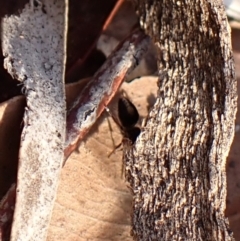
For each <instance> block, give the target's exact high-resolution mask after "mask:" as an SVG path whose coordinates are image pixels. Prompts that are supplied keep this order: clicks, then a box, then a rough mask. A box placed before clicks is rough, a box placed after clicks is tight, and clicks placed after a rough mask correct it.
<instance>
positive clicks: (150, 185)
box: [123, 0, 237, 241]
mask: <svg viewBox="0 0 240 241" xmlns="http://www.w3.org/2000/svg"><path fill="white" fill-rule="evenodd" d="M134 3H135V6H136V9H137V13H138V14H139V16H140V23H141V25H142V27H143V28H144V29H145V31H146V33H148V34H149V35H150V36H151V37H152V38H153V40H154V41H155V43H156V47H157V51H158V61H159V62H158V68H159V81H158V89H159V91H158V97H157V101H156V103H155V105H154V106H153V108H152V110H151V111H150V113H149V116H148V118H147V119H146V120H145V122H144V123H143V130H142V133H141V135H140V136H139V138H138V140H137V142H136V145H135V146H134V147H133V148H130V149H129V147H128V148H124V157H123V159H124V162H125V164H126V178H127V180H128V182H129V183H130V187H131V189H132V192H133V214H132V215H133V216H132V221H133V227H132V234H133V236H134V238H135V240H144V241H145V240H162V241H169V240H184V241H186V240H191V241H193V240H204V241H206V240H209V241H210V240H211V241H212V240H218V241H219V240H225V241H226V240H233V237H232V233H231V231H230V229H229V224H228V220H227V219H226V218H225V217H224V211H225V206H226V169H225V166H226V157H227V155H228V152H229V148H230V145H231V143H232V139H233V135H234V120H235V115H236V110H237V103H236V101H237V93H236V90H237V86H236V80H235V74H234V63H233V57H232V50H231V38H230V28H229V26H228V22H227V17H226V14H225V10H224V7H223V5H222V2H220V1H215V0H212V1H211V0H208V1H203V0H195V1H173V0H163V1H157V0H155V1H150V0H136V1H134ZM126 144H127V142H125V146H126Z"/></svg>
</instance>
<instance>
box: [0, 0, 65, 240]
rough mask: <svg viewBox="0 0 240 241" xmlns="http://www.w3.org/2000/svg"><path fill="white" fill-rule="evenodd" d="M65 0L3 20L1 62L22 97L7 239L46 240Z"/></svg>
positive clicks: (61, 126)
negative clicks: (24, 100) (18, 83)
mask: <svg viewBox="0 0 240 241" xmlns="http://www.w3.org/2000/svg"><path fill="white" fill-rule="evenodd" d="M66 10H67V1H66V3H65V1H54V0H50V1H30V4H27V5H26V6H25V8H24V9H23V10H22V12H21V13H20V14H19V15H18V16H17V15H11V16H6V17H5V18H4V19H3V23H2V31H3V33H2V46H3V54H4V56H5V57H6V58H5V62H4V63H5V67H6V68H7V70H8V71H9V73H10V74H12V75H14V76H15V77H16V78H17V79H19V80H20V81H23V85H24V92H25V94H26V97H27V107H26V109H25V115H24V129H23V132H22V136H21V147H20V154H19V169H18V177H17V195H16V198H17V200H16V206H15V212H14V221H13V226H12V232H11V240H12V241H15V240H18V241H20V240H24V241H27V240H31V241H40V240H41V241H42V240H45V239H46V234H47V229H48V226H49V221H50V218H51V213H52V208H53V204H54V201H55V197H56V190H57V185H58V179H59V174H60V170H61V167H62V162H63V143H64V140H65V127H66V116H65V113H66V104H65V92H64V81H63V80H64V71H65V45H66V44H65V35H66V30H65V26H66Z"/></svg>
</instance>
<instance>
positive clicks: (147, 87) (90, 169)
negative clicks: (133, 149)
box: [48, 77, 157, 241]
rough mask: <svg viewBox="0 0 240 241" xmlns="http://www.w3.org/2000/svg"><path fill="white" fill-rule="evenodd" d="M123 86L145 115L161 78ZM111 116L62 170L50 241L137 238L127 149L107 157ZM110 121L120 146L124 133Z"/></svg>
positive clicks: (111, 147) (140, 80)
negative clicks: (132, 229) (125, 168)
mask: <svg viewBox="0 0 240 241" xmlns="http://www.w3.org/2000/svg"><path fill="white" fill-rule="evenodd" d="M123 89H124V90H125V91H126V92H127V94H128V95H129V97H130V98H131V100H132V101H133V103H134V104H135V105H136V107H137V108H138V110H139V113H140V115H141V116H146V114H147V108H148V107H149V105H152V104H153V103H154V96H155V95H156V89H157V88H156V77H143V78H141V79H139V80H136V81H134V82H132V83H130V84H127V83H125V84H124V85H123ZM113 105H114V104H113ZM112 108H114V107H112ZM106 116H107V115H106V114H103V115H102V116H101V118H100V119H99V121H98V123H97V124H96V125H95V127H94V128H93V130H92V131H91V133H89V135H88V138H87V139H86V141H85V142H84V143H82V145H81V146H80V147H79V150H78V151H79V153H77V152H75V153H73V154H72V155H71V156H70V158H69V160H68V161H67V163H66V165H65V167H64V168H63V170H62V174H61V181H60V185H59V188H58V196H57V200H56V203H55V207H54V212H53V217H52V221H51V226H50V230H49V234H48V241H53V240H58V241H63V240H64V241H68V240H69V241H73V240H76V241H80V240H114V241H117V240H129V241H130V240H132V237H131V236H130V221H131V220H130V215H131V193H130V190H129V189H128V188H127V185H126V183H125V181H124V178H123V177H122V161H121V159H122V152H121V151H120V150H117V151H115V153H113V155H112V156H111V157H110V158H108V154H109V153H110V152H111V151H112V149H113V143H112V140H111V131H110V130H109V125H108V122H107V118H106ZM108 119H109V121H110V123H111V126H112V128H113V132H112V135H113V139H114V141H115V144H118V143H119V142H120V141H121V135H120V132H119V130H118V128H117V126H116V125H115V124H114V123H113V121H112V120H111V118H108Z"/></svg>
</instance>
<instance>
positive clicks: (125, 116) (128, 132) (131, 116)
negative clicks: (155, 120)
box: [105, 96, 141, 157]
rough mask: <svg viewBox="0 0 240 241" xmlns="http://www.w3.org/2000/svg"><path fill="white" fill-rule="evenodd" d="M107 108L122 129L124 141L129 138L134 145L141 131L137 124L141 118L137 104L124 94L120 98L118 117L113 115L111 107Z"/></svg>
mask: <svg viewBox="0 0 240 241" xmlns="http://www.w3.org/2000/svg"><path fill="white" fill-rule="evenodd" d="M105 108H106V111H107V112H108V113H109V114H110V116H111V117H112V118H113V120H114V122H115V123H116V124H117V125H118V127H119V129H120V130H121V133H122V135H123V141H126V140H127V141H128V142H130V143H129V144H130V145H133V144H134V143H135V141H136V139H137V137H138V136H139V134H140V132H141V129H140V128H139V127H137V126H135V125H136V124H137V122H138V120H139V114H138V110H137V108H136V107H135V105H134V104H133V103H132V102H131V101H130V100H129V99H128V98H126V97H123V96H122V97H120V98H119V100H118V117H116V116H115V115H112V114H111V112H110V110H109V108H107V107H105ZM123 141H122V142H121V143H120V144H119V145H117V146H116V147H115V148H114V150H113V151H112V152H111V153H110V154H109V157H110V156H111V154H112V153H113V152H114V151H115V150H116V149H117V148H119V147H120V146H121V145H122V143H123Z"/></svg>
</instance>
